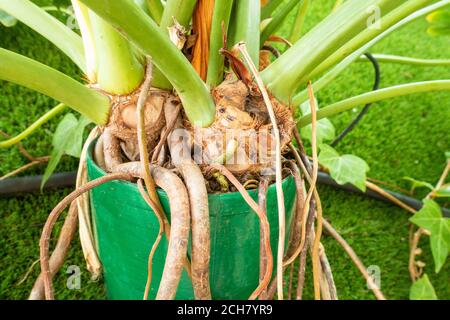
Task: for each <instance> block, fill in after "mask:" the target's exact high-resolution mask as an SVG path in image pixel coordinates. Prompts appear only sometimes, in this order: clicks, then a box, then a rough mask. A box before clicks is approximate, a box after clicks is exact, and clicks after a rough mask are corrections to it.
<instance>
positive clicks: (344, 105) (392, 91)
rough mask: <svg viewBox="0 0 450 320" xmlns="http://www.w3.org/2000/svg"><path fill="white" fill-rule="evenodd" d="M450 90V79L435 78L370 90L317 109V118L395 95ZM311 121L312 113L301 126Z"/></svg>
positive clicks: (300, 122)
mask: <svg viewBox="0 0 450 320" xmlns="http://www.w3.org/2000/svg"><path fill="white" fill-rule="evenodd" d="M435 91H450V80H434V81H425V82H416V83H409V84H404V85H399V86H394V87H389V88H385V89H380V90H377V91H372V92H368V93H365V94H362V95H359V96H356V97H352V98H349V99H346V100H343V101H339V102H336V103H334V104H332V105H329V106H327V107H325V108H322V109H320V110H318V111H317V120H320V119H323V118H328V117H331V116H334V115H336V114H338V113H341V112H344V111H347V110H350V109H352V108H354V107H357V106H360V105H365V104H368V103H374V102H378V101H382V100H386V99H391V98H395V97H401V96H406V95H410V94H415V93H421V92H435ZM310 123H311V114H308V115H306V116H304V117H302V118H300V120H299V121H298V125H299V126H300V127H304V126H307V125H308V124H310Z"/></svg>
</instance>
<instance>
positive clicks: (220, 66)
mask: <svg viewBox="0 0 450 320" xmlns="http://www.w3.org/2000/svg"><path fill="white" fill-rule="evenodd" d="M232 8H233V0H215V3H214V14H213V20H212V26H211V38H210V39H211V44H210V51H209V61H208V75H207V78H206V83H207V84H208V85H210V86H212V87H214V86H217V85H219V84H220V83H221V82H222V81H223V72H224V57H223V56H222V55H221V54H220V53H219V50H220V49H221V48H222V46H223V32H225V33H227V31H228V25H229V22H230V15H231V9H232ZM222 24H223V28H222Z"/></svg>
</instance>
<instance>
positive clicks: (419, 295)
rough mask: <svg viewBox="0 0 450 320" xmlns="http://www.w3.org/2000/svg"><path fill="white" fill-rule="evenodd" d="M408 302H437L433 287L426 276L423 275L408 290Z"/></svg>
mask: <svg viewBox="0 0 450 320" xmlns="http://www.w3.org/2000/svg"><path fill="white" fill-rule="evenodd" d="M409 299H410V300H437V299H438V298H437V296H436V292H435V291H434V288H433V285H432V284H431V282H430V279H428V276H427V275H426V274H424V275H423V276H422V278H420V279H419V280H417V281H416V282H414V283H413V284H412V286H411V289H410V290H409Z"/></svg>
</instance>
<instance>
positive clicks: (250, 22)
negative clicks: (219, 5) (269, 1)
mask: <svg viewBox="0 0 450 320" xmlns="http://www.w3.org/2000/svg"><path fill="white" fill-rule="evenodd" d="M260 12H261V4H260V0H238V1H236V2H235V5H234V9H233V14H232V18H233V19H232V20H231V24H230V37H229V43H228V46H229V47H232V46H234V45H236V44H238V43H239V42H245V44H246V45H247V50H248V52H249V54H250V57H251V58H252V61H253V63H254V64H255V65H256V67H257V68H258V67H259V49H260V41H259V39H260V37H259V34H260V31H259V23H260Z"/></svg>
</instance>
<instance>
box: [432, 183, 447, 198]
mask: <svg viewBox="0 0 450 320" xmlns="http://www.w3.org/2000/svg"><path fill="white" fill-rule="evenodd" d="M433 195H434V196H435V197H437V198H450V183H447V184H444V185H443V186H442V187H441V188H439V189H438V190H436V192H435V193H434V194H433Z"/></svg>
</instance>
